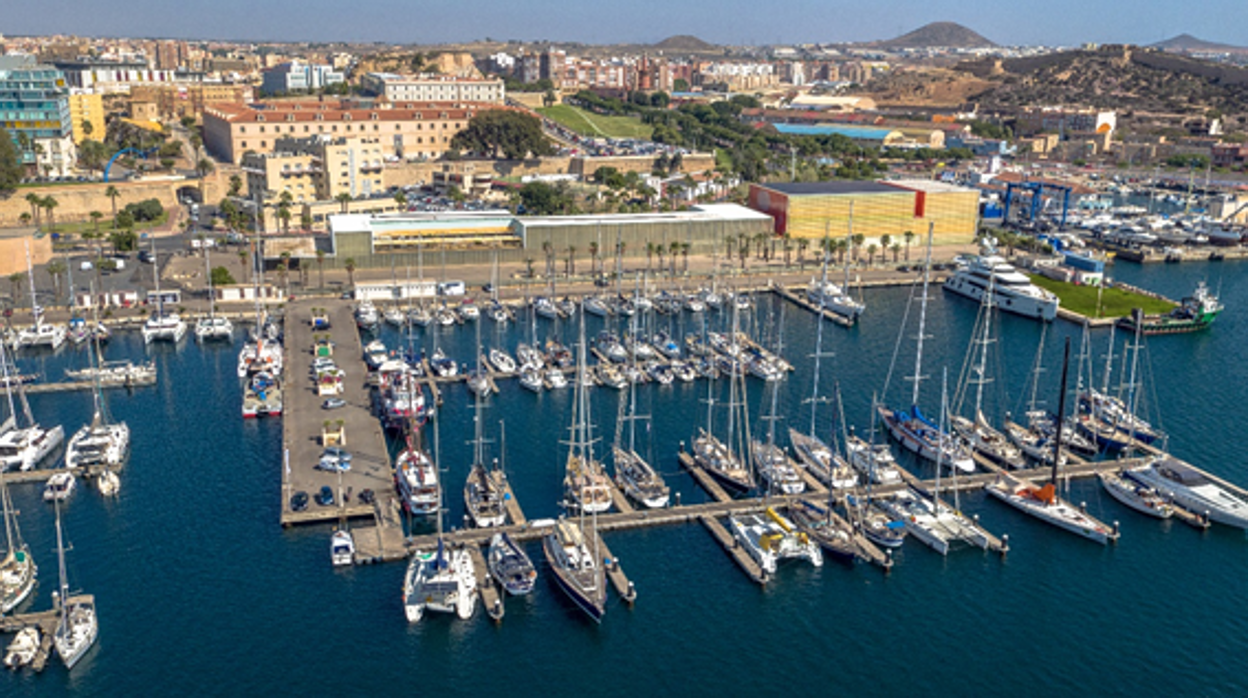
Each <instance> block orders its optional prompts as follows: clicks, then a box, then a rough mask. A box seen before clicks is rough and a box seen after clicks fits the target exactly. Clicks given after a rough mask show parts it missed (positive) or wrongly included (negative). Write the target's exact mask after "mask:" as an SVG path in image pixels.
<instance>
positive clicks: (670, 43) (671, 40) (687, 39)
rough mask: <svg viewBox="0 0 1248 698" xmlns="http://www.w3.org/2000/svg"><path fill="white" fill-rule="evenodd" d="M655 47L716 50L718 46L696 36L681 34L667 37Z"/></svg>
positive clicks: (669, 49)
mask: <svg viewBox="0 0 1248 698" xmlns="http://www.w3.org/2000/svg"><path fill="white" fill-rule="evenodd" d="M654 48H657V49H662V50H664V51H714V50H715V49H716V46H715V44H708V43H707V42H705V41H703V40H701V39H699V38H698V37H696V36H689V35H688V34H679V35H677V36H669V37H667V38H666V39H664V40H662V41H660V42H659V43H657V44H655V45H654Z"/></svg>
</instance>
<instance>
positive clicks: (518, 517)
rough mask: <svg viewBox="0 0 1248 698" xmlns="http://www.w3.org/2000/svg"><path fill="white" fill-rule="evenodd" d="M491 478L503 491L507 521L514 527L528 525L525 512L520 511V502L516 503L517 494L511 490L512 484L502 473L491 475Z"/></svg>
mask: <svg viewBox="0 0 1248 698" xmlns="http://www.w3.org/2000/svg"><path fill="white" fill-rule="evenodd" d="M490 477H492V478H494V482H496V483H498V484H499V488H500V489H502V491H503V508H504V509H506V510H507V520H508V521H509V522H511V525H513V526H524V525H525V524H527V523H528V519H527V518H525V516H524V512H523V511H521V509H520V502H518V501H516V493H515V492H514V491H513V490H512V489H511V482H510V481H509V480H508V479H507V476H506V475H504V474H503V473H502V472H501V471H499V472H493V473H490Z"/></svg>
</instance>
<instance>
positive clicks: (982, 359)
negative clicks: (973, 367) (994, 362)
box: [958, 275, 993, 420]
mask: <svg viewBox="0 0 1248 698" xmlns="http://www.w3.org/2000/svg"><path fill="white" fill-rule="evenodd" d="M992 283H993V277H992V276H991V275H989V276H988V292H987V293H985V294H984V304H983V308H984V336H983V338H982V339H981V340H980V343H981V344H982V346H981V347H980V354H979V371H978V373H979V376H978V378H977V379H976V381H975V419H976V420H978V419H979V414H980V411H981V410H982V408H983V405H984V383H985V382H987V378H986V372H987V368H988V344H989V343H990V342H991V341H992V340H991V339H990V337H992V300H991V299H992ZM958 402H959V405H960V404H961V400H959V401H958Z"/></svg>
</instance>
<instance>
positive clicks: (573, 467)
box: [563, 312, 612, 514]
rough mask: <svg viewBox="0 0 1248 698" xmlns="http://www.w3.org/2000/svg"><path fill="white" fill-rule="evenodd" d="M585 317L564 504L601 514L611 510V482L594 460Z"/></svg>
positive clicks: (577, 363)
mask: <svg viewBox="0 0 1248 698" xmlns="http://www.w3.org/2000/svg"><path fill="white" fill-rule="evenodd" d="M587 353H588V347H587V345H586V344H585V314H584V312H582V313H581V322H580V346H579V347H578V348H577V352H576V385H575V386H574V387H575V391H576V392H575V396H574V398H573V402H572V426H571V427H569V431H570V432H571V438H570V439H569V440H568V441H567V442H565V443H566V444H567V446H568V461H567V466H566V468H565V473H564V476H563V503H564V505H565V506H567V507H568V508H570V509H575V510H580V511H584V512H586V513H590V514H601V513H603V512H605V511H608V510H609V509H610V508H611V504H612V502H611V481H610V480H609V479H608V478H607V474H606V472H604V470H603V467H602V463H600V462H598V460H597V459H596V458H594V452H593V444H594V442H595V441H596V439H595V438H594V437H593V422H592V420H591V419H590V415H589V392H588V391H587V390H586V376H587V375H588V374H587V369H586V367H585V356H586V354H587Z"/></svg>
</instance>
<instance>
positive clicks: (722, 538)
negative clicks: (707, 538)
mask: <svg viewBox="0 0 1248 698" xmlns="http://www.w3.org/2000/svg"><path fill="white" fill-rule="evenodd" d="M698 518H699V520H700V521H701V522H702V525H703V526H705V527H706V530H708V531H710V532H711V536H712V537H713V538H714V539H715V540H717V541H719V544H720V545H721V546H723V548H724V550H725V551H726V552H727V553H728V555H730V556H731V557H732V559H733V560H735V561H736V563H737V565H739V566H740V567H741V570H742V571H743V572H745V574H746V576H748V577H749V578H750V579H751V580H752V581H753V582H754V583H756V584H766V583H767V573H766V572H764V571H763V568H762V567H759V565H758V563H757V562H755V561H754V558H752V557H750V554H749V553H747V552H746V551H745V548H742V547H741V546H740V545H738V544H737V539H736V538H733V537H732V534H731V533H729V532H728V529H726V528H724V525H723V524H721V523H720V522H719V519H716V518H715V517H713V516H701V517H698Z"/></svg>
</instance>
